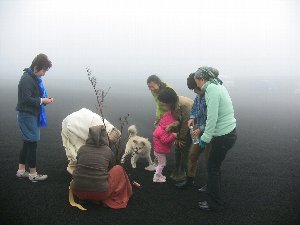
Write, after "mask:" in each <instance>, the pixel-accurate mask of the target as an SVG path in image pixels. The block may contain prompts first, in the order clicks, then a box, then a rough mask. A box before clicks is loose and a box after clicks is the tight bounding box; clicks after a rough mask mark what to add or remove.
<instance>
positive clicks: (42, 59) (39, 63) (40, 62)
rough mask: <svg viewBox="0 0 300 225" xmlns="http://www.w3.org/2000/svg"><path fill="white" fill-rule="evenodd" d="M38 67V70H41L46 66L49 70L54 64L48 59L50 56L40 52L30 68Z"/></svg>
mask: <svg viewBox="0 0 300 225" xmlns="http://www.w3.org/2000/svg"><path fill="white" fill-rule="evenodd" d="M35 66H36V67H37V70H38V71H40V70H42V69H44V68H46V70H48V69H49V68H50V67H51V66H52V62H51V61H50V60H49V59H48V56H46V55H45V54H42V53H41V54H38V55H37V56H36V57H35V58H34V59H33V61H32V63H31V66H30V68H31V69H32V70H34V67H35Z"/></svg>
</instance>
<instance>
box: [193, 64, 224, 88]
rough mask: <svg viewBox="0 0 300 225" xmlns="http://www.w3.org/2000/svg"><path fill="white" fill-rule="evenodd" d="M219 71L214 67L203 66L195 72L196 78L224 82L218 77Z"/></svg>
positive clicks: (217, 82) (216, 82)
mask: <svg viewBox="0 0 300 225" xmlns="http://www.w3.org/2000/svg"><path fill="white" fill-rule="evenodd" d="M218 76H219V71H218V70H217V69H215V68H213V67H208V66H202V67H200V68H199V69H198V70H197V71H196V72H195V78H196V79H204V80H207V81H210V82H211V83H214V84H217V85H218V84H221V85H222V84H223V81H222V80H220V79H219V78H218Z"/></svg>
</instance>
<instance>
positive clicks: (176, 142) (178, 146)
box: [174, 140, 185, 149]
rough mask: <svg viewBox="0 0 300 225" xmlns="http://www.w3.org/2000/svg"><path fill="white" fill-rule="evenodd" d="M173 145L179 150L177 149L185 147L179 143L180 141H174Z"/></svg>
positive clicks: (181, 142)
mask: <svg viewBox="0 0 300 225" xmlns="http://www.w3.org/2000/svg"><path fill="white" fill-rule="evenodd" d="M174 143H175V145H176V147H177V148H179V149H182V148H183V147H184V145H185V142H184V141H180V140H175V142H174Z"/></svg>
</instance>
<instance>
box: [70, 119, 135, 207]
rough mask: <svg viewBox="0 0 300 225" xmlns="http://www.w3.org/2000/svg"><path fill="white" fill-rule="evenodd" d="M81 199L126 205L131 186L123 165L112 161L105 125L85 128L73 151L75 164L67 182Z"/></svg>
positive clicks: (110, 205)
mask: <svg viewBox="0 0 300 225" xmlns="http://www.w3.org/2000/svg"><path fill="white" fill-rule="evenodd" d="M70 188H71V190H72V191H73V193H74V194H75V195H76V196H77V197H78V198H79V199H81V200H89V201H92V202H96V203H100V202H101V203H102V204H103V205H105V206H107V207H110V208H113V209H120V208H126V206H127V203H128V201H129V198H130V197H131V196H132V187H131V184H130V181H129V179H128V176H127V174H126V172H125V170H124V168H123V167H121V166H119V165H115V156H114V154H113V152H112V151H111V149H110V147H109V140H108V135H107V133H106V130H105V127H104V126H102V125H100V126H93V127H90V128H89V136H88V139H87V140H86V144H85V145H83V146H82V147H81V148H80V149H79V151H78V154H77V166H76V169H75V170H74V172H73V180H72V182H71V184H70Z"/></svg>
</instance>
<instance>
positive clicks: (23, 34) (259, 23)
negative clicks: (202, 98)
mask: <svg viewBox="0 0 300 225" xmlns="http://www.w3.org/2000/svg"><path fill="white" fill-rule="evenodd" d="M299 12H300V4H299V1H296V0H284V1H283V0H273V1H271V0H254V1H234V0H229V1H221V0H220V1H199V0H197V1H171V0H167V1H158V0H157V1H138V0H130V1H89V0H86V1H68V0H64V1H55V0H51V1H50V0H43V1H37V0H36V1H33V0H28V1H22V0H14V1H9V0H2V1H0V26H1V32H0V87H1V89H0V96H1V97H0V100H1V108H2V109H1V111H2V112H1V114H2V116H1V120H2V121H3V120H4V119H5V118H6V116H7V115H14V113H15V111H14V110H15V105H16V103H17V84H18V81H19V78H20V76H21V75H22V70H23V69H24V68H25V67H29V66H30V64H31V62H32V60H33V58H34V57H35V56H36V55H37V54H38V53H45V54H47V55H48V57H49V59H50V60H51V61H52V63H53V67H52V68H51V69H50V70H49V71H48V72H47V74H46V76H45V77H44V83H45V86H46V88H47V90H48V92H49V94H50V96H53V97H54V100H55V103H54V104H53V105H51V106H49V107H47V108H48V109H47V112H48V114H49V117H48V118H49V120H51V119H52V116H51V114H52V113H55V114H56V115H59V120H60V119H63V118H64V117H65V116H67V115H68V114H70V113H72V112H73V111H75V110H78V109H80V108H81V107H87V108H89V109H91V110H93V111H95V103H96V99H95V96H94V93H93V91H92V88H91V85H90V83H89V81H88V79H87V73H86V70H85V68H86V67H89V68H90V69H91V70H92V73H93V75H94V76H95V77H96V78H97V80H98V88H102V89H104V90H107V89H108V88H109V87H111V90H110V92H109V94H108V96H107V98H106V101H105V104H106V108H105V113H106V115H107V118H108V119H109V120H113V121H115V120H117V118H118V117H119V116H122V115H125V114H127V113H130V114H131V117H130V119H131V122H132V123H138V124H139V123H141V124H145V125H147V126H150V125H151V126H152V122H153V120H154V111H155V106H154V101H153V98H152V96H151V94H150V92H149V91H148V88H147V85H146V79H147V77H148V76H149V75H151V74H157V75H158V76H160V77H161V78H162V80H163V81H165V82H167V83H169V84H170V85H172V86H173V88H174V89H175V90H176V91H177V93H178V94H179V95H184V96H188V97H191V98H194V97H195V95H194V93H193V92H192V91H190V90H188V89H187V87H186V78H187V76H188V75H189V74H190V73H191V72H194V71H196V70H197V68H198V67H200V66H204V65H207V66H213V67H215V68H217V69H218V70H219V71H220V79H222V80H223V81H224V84H225V86H227V88H228V90H229V92H230V95H231V97H232V100H233V103H234V107H235V112H236V117H237V119H238V123H239V124H241V123H243V122H244V121H247V120H248V122H250V123H253V121H256V122H257V121H259V120H264V121H265V122H266V121H267V123H268V125H270V126H274V124H275V125H276V124H277V126H275V128H276V129H278V127H280V129H283V127H287V128H286V129H289V128H290V126H294V128H297V130H298V128H299V127H300V125H299V121H300V120H299V117H298V116H297V115H299V113H300V103H299V96H300V78H299V69H300V65H299V63H298V61H299V59H300V53H299V52H300V51H299V50H300V48H299V45H300V44H299V43H300V34H299V32H300V31H299V30H300V29H299V24H300V22H299V21H300V18H299V17H300V16H299V15H300V14H299ZM252 112H256V113H255V114H253V113H252ZM145 113H147V114H148V115H145ZM241 115H243V119H241ZM258 115H259V116H258ZM287 115H289V116H287ZM291 115H294V116H295V118H296V119H293V120H289V119H290V118H293V117H292V116H291ZM297 118H298V119H297ZM288 120H289V121H290V122H289V121H288ZM278 122H281V124H280V125H279V124H278ZM2 127H3V126H2ZM299 133H300V132H299ZM298 136H299V134H297V135H296V134H295V136H294V138H295V139H296V140H298V139H299V138H298Z"/></svg>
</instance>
